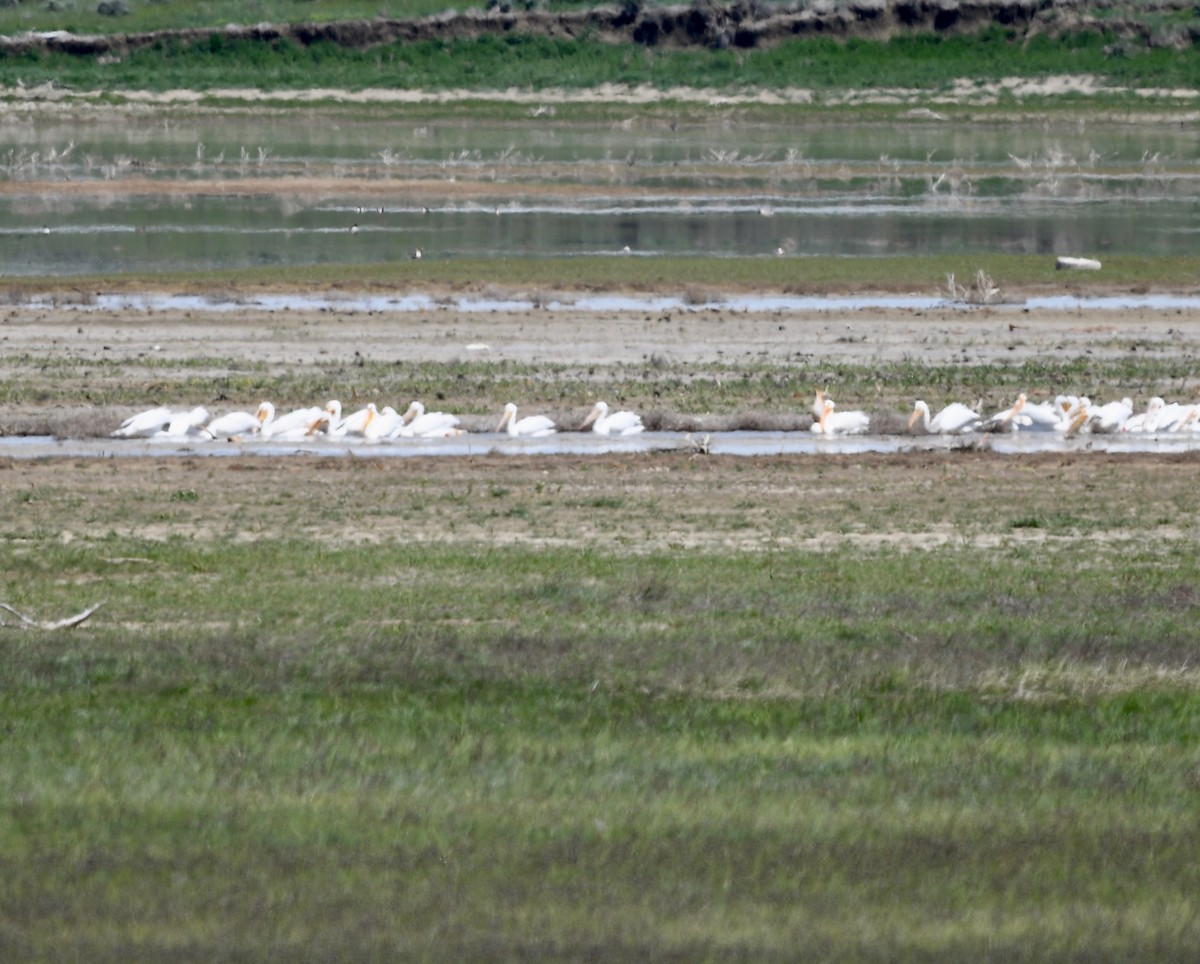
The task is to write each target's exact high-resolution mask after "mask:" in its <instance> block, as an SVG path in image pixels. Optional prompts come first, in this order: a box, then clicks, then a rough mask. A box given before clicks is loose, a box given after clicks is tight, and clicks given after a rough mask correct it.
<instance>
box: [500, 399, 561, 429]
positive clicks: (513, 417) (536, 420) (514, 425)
mask: <svg viewBox="0 0 1200 964" xmlns="http://www.w3.org/2000/svg"><path fill="white" fill-rule="evenodd" d="M506 428H507V430H508V434H509V435H512V436H518V435H520V436H524V437H525V438H541V437H542V436H544V435H553V434H554V433H555V432H557V431H558V428H557V427H556V426H555V424H554V420H553V419H551V418H548V417H547V416H545V415H526V416H525V417H524V418H517V406H516V405H514V404H513V403H512V402H509V403H508V404H507V405H505V406H504V416H503V417H502V418H501V419H500V424H499V425H497V426H496V431H497V432H501V431H504V430H505V429H506Z"/></svg>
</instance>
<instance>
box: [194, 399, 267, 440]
mask: <svg viewBox="0 0 1200 964" xmlns="http://www.w3.org/2000/svg"><path fill="white" fill-rule="evenodd" d="M266 418H267V403H266V402H263V403H262V404H261V405H259V406H258V411H257V412H229V413H228V414H227V415H221V416H220V417H218V418H214V419H213V420H212V421H211V422H209V423H208V425H207V426H205V428H207V429H208V434H209V435H211V436H212V437H213V438H230V439H231V438H239V437H241V436H243V435H257V434H258V433H259V432H261V431H262V427H263V422H264V421H266Z"/></svg>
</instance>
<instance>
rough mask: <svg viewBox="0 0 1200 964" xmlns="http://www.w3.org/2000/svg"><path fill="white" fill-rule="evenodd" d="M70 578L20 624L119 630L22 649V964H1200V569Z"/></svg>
mask: <svg viewBox="0 0 1200 964" xmlns="http://www.w3.org/2000/svg"><path fill="white" fill-rule="evenodd" d="M205 497H208V493H207V492H206V491H205V492H202V493H201V495H200V498H205ZM163 498H164V501H168V502H169V501H170V500H171V498H172V497H171V495H170V494H169V493H164V495H163ZM36 545H37V551H29V549H25V550H23V551H19V552H16V553H13V554H10V556H9V559H8V561H7V562H6V563H5V564H4V583H5V586H6V591H7V594H8V600H9V601H10V602H12V603H13V604H15V605H17V606H18V608H22V607H24V608H30V609H36V610H42V611H46V612H54V611H58V610H62V611H64V612H65V611H73V607H77V608H82V605H83V604H85V603H89V602H94V601H95V600H96V598H97V597H99V596H101V595H103V596H104V597H106V598H107V600H108V603H107V606H106V608H105V609H103V610H101V611H100V613H98V614H97V615H96V616H95V617H93V620H92V621H91V622H90V623H88V624H85V626H84V627H80V628H79V629H77V630H74V631H73V632H71V633H60V634H53V635H48V636H45V635H35V634H30V633H20V632H15V631H11V630H10V631H6V632H5V634H4V635H2V636H0V656H2V660H0V721H2V723H0V728H2V729H3V735H4V739H3V740H0V801H3V802H2V803H0V854H2V855H3V856H0V868H2V871H3V872H2V873H0V908H3V910H2V911H0V949H3V951H4V956H5V957H6V959H10V960H11V959H18V958H21V959H58V958H61V957H64V956H76V957H84V958H87V959H88V960H129V959H137V958H161V957H162V956H164V955H168V956H170V957H171V958H172V959H173V960H212V959H214V958H225V957H228V958H262V957H280V956H284V957H287V958H288V959H289V960H301V961H304V960H314V961H315V960H328V959H331V958H336V959H348V958H354V959H356V960H362V959H371V960H383V959H394V957H395V955H396V954H397V953H398V949H399V952H400V953H401V956H403V957H405V958H406V959H422V960H434V959H438V960H444V959H446V956H447V955H450V956H454V957H470V958H473V959H488V960H517V959H520V960H561V959H563V958H564V957H565V958H574V957H583V956H587V957H601V958H614V959H615V958H619V959H622V960H628V959H634V960H662V959H686V960H718V959H720V960H728V959H731V958H733V959H746V960H756V961H757V960H773V959H778V960H784V959H788V960H791V959H795V956H796V955H797V954H802V955H804V956H810V955H811V956H813V957H819V958H821V959H826V960H846V961H849V960H880V961H883V960H888V961H895V960H921V961H938V960H944V961H955V960H962V959H963V958H964V957H967V958H971V959H975V960H1005V961H1011V960H1021V961H1024V960H1031V961H1032V960H1081V961H1082V960H1089V961H1097V960H1099V961H1118V960H1128V959H1131V958H1132V957H1137V958H1138V959H1140V960H1152V959H1158V960H1170V959H1182V958H1184V957H1186V956H1187V955H1188V954H1189V953H1190V949H1191V948H1192V947H1194V946H1195V942H1196V939H1197V937H1200V934H1198V933H1197V925H1196V920H1197V917H1196V910H1197V907H1196V901H1197V898H1196V894H1197V893H1200V886H1198V885H1200V879H1198V876H1200V871H1198V870H1197V867H1198V866H1200V865H1198V864H1197V862H1196V860H1195V842H1194V841H1195V834H1196V831H1197V829H1198V827H1197V818H1196V812H1195V808H1194V807H1193V806H1192V804H1191V800H1192V797H1193V796H1194V793H1195V786H1196V778H1197V777H1196V769H1195V746H1196V742H1197V739H1198V738H1200V695H1198V694H1197V692H1196V690H1195V684H1194V681H1192V677H1191V675H1189V674H1188V673H1187V672H1185V671H1184V670H1183V666H1184V665H1185V664H1186V662H1187V659H1188V655H1189V653H1190V650H1191V647H1192V643H1191V641H1192V639H1193V637H1194V634H1193V627H1194V623H1195V618H1196V603H1195V600H1194V599H1193V597H1192V595H1191V594H1182V595H1181V594H1179V593H1177V592H1176V590H1177V589H1178V588H1179V587H1190V586H1193V585H1194V584H1195V582H1196V579H1197V576H1198V575H1200V573H1198V572H1197V563H1196V560H1195V556H1194V553H1193V552H1192V551H1191V549H1190V546H1185V545H1180V546H1178V547H1174V548H1169V549H1168V551H1167V552H1166V553H1165V554H1145V555H1142V554H1134V555H1133V556H1132V557H1130V558H1128V559H1123V558H1122V557H1121V556H1120V555H1114V556H1112V557H1111V558H1110V559H1109V562H1110V563H1111V567H1097V568H1093V569H1090V570H1088V571H1085V572H1080V571H1078V570H1074V571H1073V570H1072V569H1071V568H1070V567H1067V566H1063V565H1061V564H1060V560H1057V559H1055V560H1047V559H1039V558H1038V557H1037V556H1033V555H1029V554H1026V553H1023V552H1021V551H1017V550H1007V551H1001V552H999V553H996V552H987V553H983V552H973V551H956V550H949V551H945V552H938V553H931V554H926V555H924V556H922V558H921V560H920V565H919V566H918V565H913V564H912V561H911V560H909V559H905V558H903V557H897V556H894V555H887V554H856V553H840V554H837V555H830V556H819V557H817V556H810V555H806V554H800V553H771V554H767V555H758V556H745V555H741V556H736V555H733V556H731V555H724V554H718V555H708V554H702V553H694V554H689V555H683V556H680V555H671V556H666V555H653V556H648V557H636V556H635V557H625V556H614V555H609V554H603V553H597V552H590V551H532V550H521V549H511V550H499V549H494V548H487V547H481V548H479V549H476V550H470V549H466V548H454V547H427V548H411V547H405V546H402V545H385V546H374V547H372V546H366V547H363V546H359V547H354V548H330V547H328V546H322V545H317V544H313V543H306V542H304V541H294V542H284V543H279V544H274V545H267V546H246V545H242V546H235V545H230V544H225V545H219V544H216V545H204V544H195V543H191V542H186V541H183V540H179V541H169V542H166V543H160V542H148V541H142V540H127V539H107V540H103V539H102V540H99V541H97V542H91V543H76V544H73V545H71V546H67V547H62V546H58V545H55V544H54V541H53V539H51V538H46V539H43V540H38V541H37V543H36ZM130 559H143V560H145V562H144V563H142V564H134V563H130V562H128V561H110V560H130ZM1164 669H1165V670H1166V672H1160V671H1161V670H1164ZM1156 672H1158V673H1159V675H1157V676H1156V675H1155V673H1156Z"/></svg>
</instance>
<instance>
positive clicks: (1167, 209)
mask: <svg viewBox="0 0 1200 964" xmlns="http://www.w3.org/2000/svg"><path fill="white" fill-rule="evenodd" d="M0 133H2V134H3V136H4V138H5V140H4V141H3V142H2V143H5V144H7V145H8V149H7V151H4V152H3V153H0V178H4V179H7V180H10V181H14V182H21V181H26V180H27V181H30V182H31V183H35V182H36V183H37V184H38V185H39V186H38V188H37V189H36V190H31V191H30V192H29V193H25V194H23V193H20V192H17V193H15V194H12V195H9V196H5V197H3V198H0V259H2V261H0V263H2V264H3V265H4V273H5V274H8V275H10V276H11V275H18V276H19V275H47V274H49V275H55V274H59V275H71V274H78V273H105V272H122V271H147V272H149V271H163V270H176V269H192V270H194V269H203V268H206V267H210V268H236V267H252V266H262V265H295V264H320V263H378V262H389V261H399V260H403V259H407V258H409V257H410V256H411V255H412V253H413V252H414V251H415V250H416V249H417V248H421V249H422V250H423V251H424V252H425V256H426V257H437V258H481V257H482V258H487V257H497V256H501V255H503V256H506V257H527V258H539V257H549V256H584V255H597V254H600V255H604V254H611V255H613V256H618V255H620V254H622V253H623V252H624V249H625V248H628V249H629V252H630V253H631V254H633V255H635V256H636V255H658V254H670V255H693V254H694V255H707V256H725V257H776V256H779V253H782V255H783V256H788V257H792V256H805V255H844V256H855V257H870V256H878V255H883V254H914V255H920V254H934V253H947V252H955V253H970V252H995V251H1000V252H1017V253H1043V254H1047V255H1051V254H1064V253H1066V254H1079V253H1087V254H1092V255H1096V256H1103V255H1104V254H1105V253H1138V254H1146V255H1155V254H1157V255H1168V254H1192V253H1194V252H1195V250H1196V243H1197V239H1198V235H1200V229H1198V228H1197V227H1196V214H1197V209H1198V207H1200V168H1198V167H1197V165H1196V161H1195V159H1196V157H1197V156H1198V154H1200V132H1198V131H1197V130H1195V129H1194V125H1193V126H1179V125H1175V126H1172V125H1165V124H1157V125H1117V124H1107V125H1079V124H1076V123H1071V124H1059V125H1053V124H1051V125H1029V126H996V127H991V126H988V127H985V126H982V125H959V124H950V123H945V122H940V121H936V120H929V119H924V120H918V119H914V120H910V121H905V122H901V123H894V124H855V125H850V124H814V125H810V126H804V125H797V126H788V125H774V126H771V125H737V124H734V123H722V124H711V125H694V126H680V127H678V128H676V129H674V130H673V129H672V128H671V127H670V126H669V125H668V124H666V123H630V124H611V125H609V124H563V123H558V122H556V121H555V119H554V117H553V116H552V115H550V114H547V115H546V116H543V117H540V118H538V119H530V120H527V121H524V122H520V123H508V124H485V123H477V122H472V123H431V124H428V125H414V124H412V123H405V124H387V123H367V122H350V121H347V122H342V123H335V124H330V123H319V124H314V123H311V119H310V118H308V117H305V116H303V115H299V114H298V115H296V116H292V117H288V116H282V117H273V118H270V119H267V120H259V119H254V118H251V117H248V116H247V117H243V116H240V115H234V116H231V117H230V116H222V117H220V118H216V117H213V118H207V117H205V116H203V115H201V116H196V117H182V118H181V117H172V116H169V115H163V116H162V117H158V116H157V115H153V114H151V115H148V116H147V118H146V119H145V120H143V121H139V122H133V123H123V124H111V123H107V124H105V123H88V122H84V123H81V124H73V125H70V126H66V125H61V124H59V123H58V122H48V121H46V120H44V119H42V120H37V119H33V118H30V117H6V118H4V119H0ZM133 177H136V178H138V179H144V180H149V181H150V182H154V181H163V182H164V184H165V183H166V182H168V181H170V182H180V181H183V182H187V181H205V182H213V181H215V182H218V183H219V182H220V181H222V180H228V181H232V180H234V179H239V180H242V181H247V180H248V181H250V182H251V184H252V183H253V181H254V180H255V179H261V180H263V181H264V183H265V182H266V179H267V178H278V177H290V178H313V179H314V184H315V183H317V181H318V180H319V182H320V185H321V186H320V188H319V189H314V192H313V194H312V195H311V196H306V195H303V194H300V193H293V194H289V195H287V196H280V195H278V194H272V193H271V192H270V191H269V190H267V189H264V191H263V192H262V193H255V192H254V191H253V190H250V191H241V192H239V193H237V194H236V195H230V196H225V195H221V194H215V193H212V192H211V191H205V192H198V193H191V194H186V195H174V194H169V193H167V192H165V191H164V192H163V193H154V192H153V191H151V192H150V193H148V194H137V195H127V194H121V193H120V184H121V182H122V180H125V179H128V178H133ZM364 179H366V180H369V181H370V183H371V185H372V188H373V190H372V194H371V196H370V199H369V201H364V199H363V197H362V195H361V194H360V193H357V192H356V191H354V190H351V189H350V188H349V186H350V185H351V184H361V183H362V182H363V181H364ZM459 180H462V181H464V182H466V181H470V182H473V183H480V182H482V183H484V184H485V185H486V184H488V183H494V184H495V185H496V191H495V193H494V196H488V195H487V194H485V195H484V196H472V197H470V198H469V199H465V200H464V199H456V198H455V196H454V193H453V191H452V190H451V189H450V186H451V185H453V184H454V183H455V182H457V181H459ZM55 181H61V182H64V183H65V182H67V181H72V182H80V181H91V182H94V183H96V184H97V185H98V186H99V187H100V188H103V187H104V186H105V185H111V186H113V187H114V188H115V189H116V193H113V194H107V193H105V192H104V191H102V190H101V191H98V192H93V193H92V194H90V195H73V194H68V193H67V192H65V191H64V192H61V193H58V192H55V191H54V190H53V183H54V182H55ZM339 181H344V182H345V183H346V184H347V185H348V187H347V190H346V191H345V192H339V188H338V185H339ZM47 182H49V184H50V187H49V189H47V188H46V184H47ZM389 182H394V184H389ZM414 182H416V183H417V184H418V185H419V184H421V183H425V184H428V196H421V195H420V194H419V193H417V194H414V191H413V183H414ZM417 190H418V192H419V187H418V189H417ZM355 227H357V230H353V229H354V228H355Z"/></svg>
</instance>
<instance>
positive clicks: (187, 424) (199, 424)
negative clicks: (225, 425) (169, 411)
mask: <svg viewBox="0 0 1200 964" xmlns="http://www.w3.org/2000/svg"><path fill="white" fill-rule="evenodd" d="M207 421H208V409H206V408H205V407H204V406H202V405H197V406H196V407H195V408H193V409H191V410H190V411H187V412H176V413H175V414H174V415H172V416H171V421H170V422H168V423H167V427H166V428H165V429H163V430H162V431H161V432H155V433H154V434H153V435H151V436H150V437H151V438H155V439H188V438H191V439H210V438H212V436H211V435H210V434H209V433H208V431H207V430H206V429H205V428H204V425H205V423H206V422H207Z"/></svg>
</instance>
